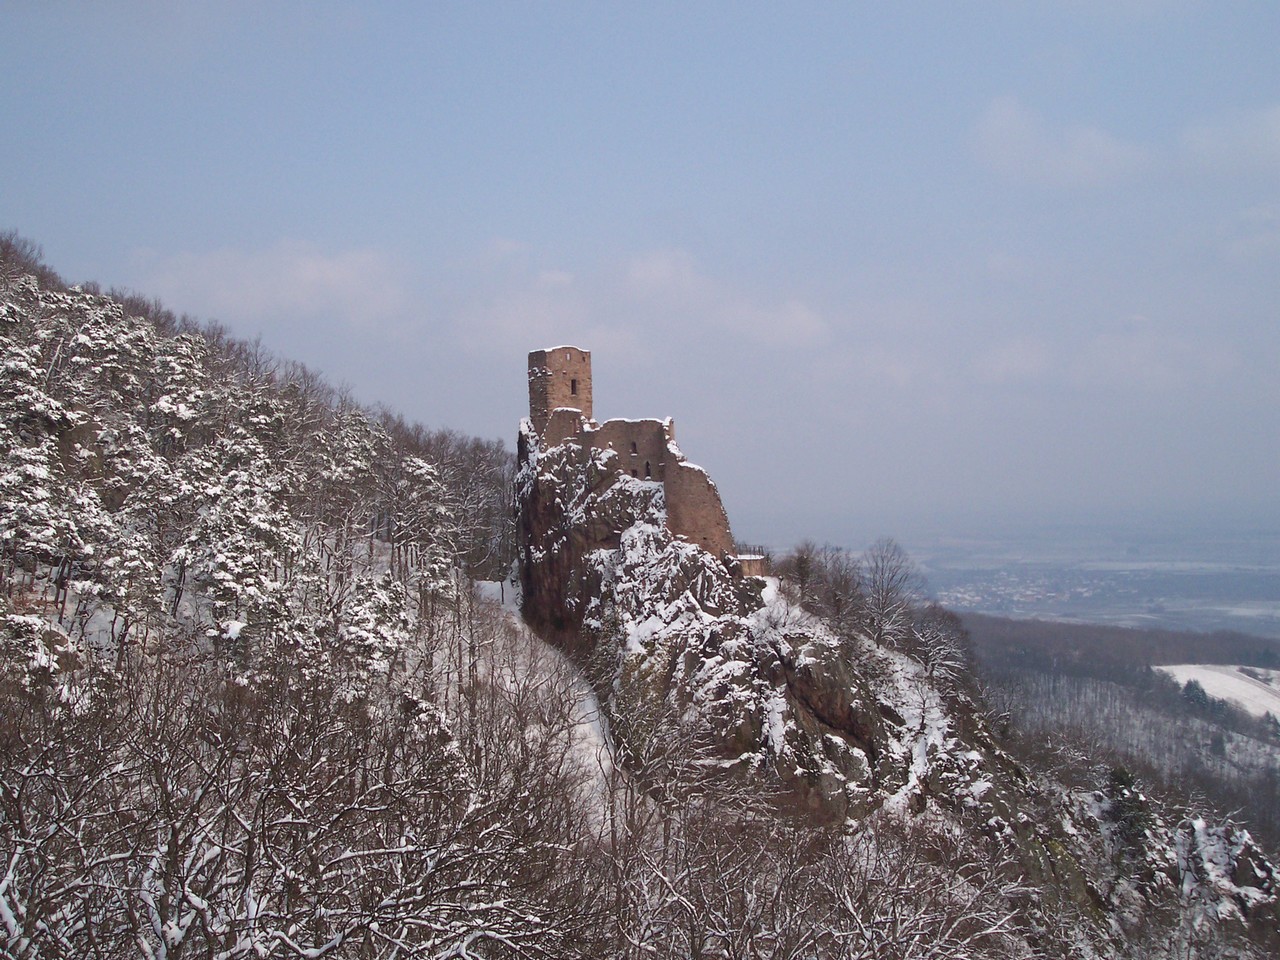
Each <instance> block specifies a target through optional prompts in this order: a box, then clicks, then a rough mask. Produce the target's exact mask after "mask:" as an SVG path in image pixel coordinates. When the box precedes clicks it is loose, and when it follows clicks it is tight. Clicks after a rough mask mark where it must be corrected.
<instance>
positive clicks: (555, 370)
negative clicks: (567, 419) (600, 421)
mask: <svg viewBox="0 0 1280 960" xmlns="http://www.w3.org/2000/svg"><path fill="white" fill-rule="evenodd" d="M560 407H568V408H570V409H572V410H579V411H581V413H582V415H583V416H584V417H586V418H587V419H588V420H590V419H591V351H590V350H579V349H578V348H577V347H552V348H550V349H548V350H534V351H533V352H532V353H530V354H529V419H530V420H532V421H533V429H535V430H536V431H538V435H539V436H542V435H543V434H545V433H546V429H547V421H548V420H550V419H551V413H552V411H553V410H556V409H558V408H560Z"/></svg>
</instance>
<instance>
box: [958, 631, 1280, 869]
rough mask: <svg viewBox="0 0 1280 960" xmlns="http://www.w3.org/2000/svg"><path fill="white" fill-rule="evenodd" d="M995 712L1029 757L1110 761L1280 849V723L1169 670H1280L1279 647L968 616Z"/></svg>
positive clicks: (1239, 639) (1238, 639)
mask: <svg viewBox="0 0 1280 960" xmlns="http://www.w3.org/2000/svg"><path fill="white" fill-rule="evenodd" d="M964 622H965V625H966V626H967V627H968V629H969V631H970V633H971V636H972V639H973V646H974V650H975V653H976V663H977V667H978V669H979V672H980V674H981V676H982V677H983V679H984V681H985V683H986V687H987V698H988V700H989V702H990V703H991V705H992V707H993V708H994V709H996V710H997V711H998V712H1002V713H1004V714H1006V715H1007V716H1008V719H1009V733H1010V737H1009V742H1010V743H1011V744H1012V745H1014V746H1015V747H1017V749H1019V751H1020V752H1022V753H1024V754H1029V755H1040V756H1043V755H1044V754H1045V752H1046V746H1047V745H1053V747H1055V748H1057V749H1058V750H1059V754H1058V756H1059V758H1060V759H1065V758H1069V757H1071V756H1072V755H1075V756H1088V757H1091V758H1092V759H1093V761H1094V762H1097V760H1098V759H1099V758H1101V757H1105V758H1107V759H1109V761H1110V762H1111V763H1112V764H1122V765H1124V766H1125V767H1127V768H1130V769H1132V770H1134V771H1138V772H1139V773H1140V774H1141V775H1142V776H1143V778H1144V779H1145V780H1146V781H1147V782H1149V783H1151V784H1153V785H1158V786H1159V787H1160V789H1161V791H1162V792H1163V793H1165V794H1166V795H1169V796H1174V797H1178V798H1180V799H1181V800H1182V801H1184V802H1187V801H1191V800H1192V799H1195V800H1196V801H1197V802H1199V803H1201V804H1202V805H1205V806H1207V807H1210V808H1214V809H1216V810H1218V811H1219V812H1221V813H1223V814H1228V813H1229V814H1230V815H1231V816H1233V817H1234V818H1236V819H1238V820H1239V821H1240V822H1241V823H1244V824H1245V825H1247V826H1248V827H1249V828H1250V830H1252V831H1253V832H1254V834H1255V835H1256V836H1258V837H1259V839H1261V840H1263V841H1264V842H1265V843H1266V844H1267V846H1268V847H1270V848H1271V849H1277V848H1280V722H1278V721H1277V718H1276V717H1274V716H1264V717H1260V718H1259V717H1253V716H1250V715H1249V714H1247V713H1245V712H1244V711H1243V710H1241V709H1240V708H1239V707H1236V706H1234V705H1232V704H1231V703H1229V702H1227V701H1224V700H1218V699H1215V698H1213V697H1210V696H1209V695H1208V694H1206V693H1205V691H1204V689H1203V688H1201V687H1199V685H1198V684H1194V683H1188V684H1185V685H1181V686H1180V685H1178V684H1176V683H1175V682H1174V681H1173V680H1172V679H1170V678H1169V677H1168V676H1167V675H1165V674H1163V673H1161V672H1159V671H1157V670H1153V669H1152V666H1153V665H1156V664H1161V663H1180V662H1181V663H1188V662H1189V663H1232V664H1246V665H1251V666H1259V667H1269V666H1273V665H1275V664H1277V663H1280V642H1277V641H1275V640H1270V639H1267V638H1263V637H1250V636H1246V635H1243V634H1238V633H1215V634H1198V633H1181V632H1177V631H1168V630H1134V629H1125V628H1120V627H1102V626H1094V625H1088V624H1064V623H1048V622H1043V621H1034V620H1033V621H1025V620H1004V619H1001V618H999V617H987V616H982V615H980V614H966V615H965V617H964Z"/></svg>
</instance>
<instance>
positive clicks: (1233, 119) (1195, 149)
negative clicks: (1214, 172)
mask: <svg viewBox="0 0 1280 960" xmlns="http://www.w3.org/2000/svg"><path fill="white" fill-rule="evenodd" d="M1182 144H1183V146H1184V147H1185V148H1186V150H1187V151H1188V152H1189V153H1190V154H1191V155H1192V156H1193V157H1195V158H1196V159H1198V160H1200V161H1201V162H1203V163H1206V164H1209V165H1210V166H1214V167H1219V168H1222V169H1224V170H1227V171H1229V172H1234V171H1237V170H1257V169H1261V170H1280V105H1276V106H1271V107H1265V108H1263V109H1260V110H1246V111H1239V112H1237V113H1234V114H1231V115H1230V116H1226V117H1222V118H1219V119H1217V120H1212V121H1208V122H1205V123H1200V124H1197V125H1195V126H1192V127H1189V128H1188V129H1187V130H1186V132H1185V133H1184V134H1183V137H1182Z"/></svg>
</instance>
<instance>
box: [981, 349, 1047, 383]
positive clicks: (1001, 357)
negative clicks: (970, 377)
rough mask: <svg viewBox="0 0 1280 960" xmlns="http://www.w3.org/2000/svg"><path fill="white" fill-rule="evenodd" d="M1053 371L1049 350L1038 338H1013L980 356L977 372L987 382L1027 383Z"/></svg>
mask: <svg viewBox="0 0 1280 960" xmlns="http://www.w3.org/2000/svg"><path fill="white" fill-rule="evenodd" d="M1048 372H1049V351H1048V349H1047V348H1046V347H1045V345H1044V344H1043V343H1040V342H1039V341H1036V340H1010V341H1008V342H1006V343H1000V344H996V345H995V346H993V347H991V348H989V349H988V350H987V351H986V352H985V353H983V354H982V355H980V356H979V357H978V358H977V360H976V361H975V363H974V373H975V375H976V376H977V377H978V378H979V379H980V380H983V381H985V382H987V383H993V384H1000V383H1025V382H1028V381H1035V380H1039V379H1041V378H1043V377H1044V376H1045V375H1046V374H1047V373H1048Z"/></svg>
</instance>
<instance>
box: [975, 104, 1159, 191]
mask: <svg viewBox="0 0 1280 960" xmlns="http://www.w3.org/2000/svg"><path fill="white" fill-rule="evenodd" d="M973 142H974V150H975V153H976V155H977V157H978V159H979V160H980V161H982V162H983V163H984V164H986V165H987V166H988V167H990V168H991V169H993V170H995V171H997V172H999V173H1001V174H1004V175H1005V176H1009V177H1013V178H1014V179H1017V180H1023V181H1026V182H1029V183H1039V184H1045V185H1048V186H1081V185H1088V184H1094V183H1101V182H1105V181H1108V180H1114V179H1116V178H1118V177H1121V176H1124V175H1125V174H1128V173H1131V172H1133V171H1134V170H1137V169H1139V168H1140V167H1142V166H1143V165H1144V164H1145V163H1146V161H1147V152H1146V151H1145V150H1144V149H1143V148H1142V147H1140V146H1138V145H1136V144H1132V143H1128V142H1126V141H1124V140H1122V139H1120V138H1119V137H1116V136H1114V135H1112V134H1110V133H1107V132H1106V131H1105V130H1101V129H1099V128H1097V127H1089V126H1066V127H1054V126H1052V125H1050V124H1049V123H1048V122H1047V121H1045V120H1044V118H1042V117H1041V116H1040V115H1039V114H1037V113H1035V112H1033V111H1031V110H1029V109H1028V108H1026V107H1025V106H1023V105H1022V103H1021V102H1020V101H1019V100H1018V99H1017V98H1016V97H1011V96H1005V97H998V98H997V99H995V100H993V101H992V102H991V104H990V105H989V106H988V107H987V109H986V111H985V112H984V113H983V115H982V117H981V118H980V119H979V120H978V123H977V126H976V128H975V130H974V138H973Z"/></svg>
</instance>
